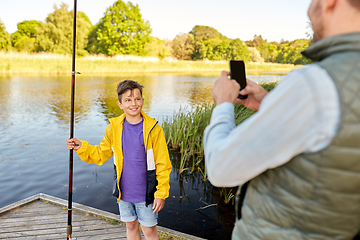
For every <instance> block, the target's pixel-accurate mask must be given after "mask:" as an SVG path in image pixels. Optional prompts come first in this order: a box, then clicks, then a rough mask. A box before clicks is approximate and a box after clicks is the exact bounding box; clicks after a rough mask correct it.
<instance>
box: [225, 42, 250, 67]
mask: <svg viewBox="0 0 360 240" xmlns="http://www.w3.org/2000/svg"><path fill="white" fill-rule="evenodd" d="M230 59H239V60H243V61H244V62H249V61H250V51H249V49H248V48H247V47H246V45H245V44H244V42H243V41H241V40H240V39H239V38H236V39H233V40H231V42H230V46H229V49H228V53H227V58H226V60H230Z"/></svg>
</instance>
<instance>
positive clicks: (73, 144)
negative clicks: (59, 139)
mask: <svg viewBox="0 0 360 240" xmlns="http://www.w3.org/2000/svg"><path fill="white" fill-rule="evenodd" d="M81 145H82V142H80V141H79V140H78V139H76V138H72V139H70V138H68V139H66V147H67V149H69V150H71V149H74V150H79V149H80V148H81Z"/></svg>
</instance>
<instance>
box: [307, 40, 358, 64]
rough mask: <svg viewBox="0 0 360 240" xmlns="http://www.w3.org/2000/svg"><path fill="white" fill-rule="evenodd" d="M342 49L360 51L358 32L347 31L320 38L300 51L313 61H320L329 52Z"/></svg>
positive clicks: (341, 50) (332, 52)
mask: <svg viewBox="0 0 360 240" xmlns="http://www.w3.org/2000/svg"><path fill="white" fill-rule="evenodd" d="M344 51H360V33H349V34H344V35H338V36H334V37H329V38H325V39H322V40H320V41H318V42H316V43H314V44H313V45H311V46H310V47H308V48H307V49H306V50H305V51H303V52H301V53H302V55H304V56H305V57H306V58H309V59H311V60H313V61H321V60H322V59H324V58H326V57H328V56H330V55H331V54H334V53H337V52H344Z"/></svg>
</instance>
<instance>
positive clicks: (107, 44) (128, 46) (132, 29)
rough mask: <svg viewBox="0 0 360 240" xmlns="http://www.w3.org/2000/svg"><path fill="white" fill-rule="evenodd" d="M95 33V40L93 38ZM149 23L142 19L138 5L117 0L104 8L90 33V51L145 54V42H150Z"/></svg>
mask: <svg viewBox="0 0 360 240" xmlns="http://www.w3.org/2000/svg"><path fill="white" fill-rule="evenodd" d="M95 33H96V40H95ZM150 33H151V28H150V23H149V22H148V21H144V20H143V19H142V15H141V14H140V9H139V6H138V5H137V4H136V5H134V4H133V3H131V2H128V3H127V4H126V3H125V2H123V1H122V0H117V1H116V2H115V3H114V4H113V5H112V6H110V7H109V8H107V9H106V12H105V15H104V17H103V18H102V19H101V20H100V22H99V24H98V25H97V26H96V27H95V28H94V29H93V30H92V32H91V33H90V38H91V40H90V44H91V45H90V46H88V47H87V49H89V50H90V51H91V52H94V51H96V53H103V54H106V55H114V54H133V55H140V56H143V55H145V44H146V43H148V42H150V40H151V39H150Z"/></svg>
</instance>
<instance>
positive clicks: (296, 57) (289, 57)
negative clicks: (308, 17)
mask: <svg viewBox="0 0 360 240" xmlns="http://www.w3.org/2000/svg"><path fill="white" fill-rule="evenodd" d="M311 42H312V40H311V39H297V40H294V41H291V42H288V41H282V43H281V44H280V46H279V54H278V56H277V57H276V59H275V62H278V63H291V64H296V65H298V64H308V63H310V62H311V61H310V60H309V59H307V58H305V57H304V56H302V55H301V52H302V51H304V50H305V49H306V48H308V46H309V45H310V44H311Z"/></svg>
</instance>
